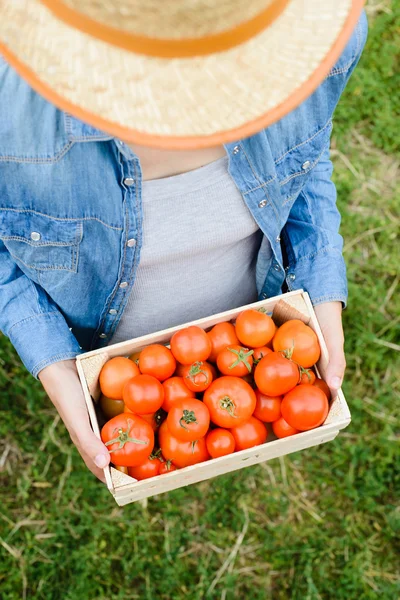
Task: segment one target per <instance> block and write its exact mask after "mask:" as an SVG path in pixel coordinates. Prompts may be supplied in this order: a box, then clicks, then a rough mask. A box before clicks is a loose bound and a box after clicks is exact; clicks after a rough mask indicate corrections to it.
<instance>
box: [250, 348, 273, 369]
mask: <svg viewBox="0 0 400 600" xmlns="http://www.w3.org/2000/svg"><path fill="white" fill-rule="evenodd" d="M271 352H272V350H271V348H268V347H267V346H260V348H254V354H253V360H254V366H255V365H258V363H259V362H260V360H261V359H262V358H264V356H267V354H270V353H271Z"/></svg>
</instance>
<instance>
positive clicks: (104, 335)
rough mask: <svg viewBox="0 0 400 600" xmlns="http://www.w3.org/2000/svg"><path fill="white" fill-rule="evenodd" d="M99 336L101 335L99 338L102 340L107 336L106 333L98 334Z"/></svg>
mask: <svg viewBox="0 0 400 600" xmlns="http://www.w3.org/2000/svg"><path fill="white" fill-rule="evenodd" d="M99 337H101V339H102V340H104V339H105V338H106V337H107V334H106V333H101V334H100V335H99Z"/></svg>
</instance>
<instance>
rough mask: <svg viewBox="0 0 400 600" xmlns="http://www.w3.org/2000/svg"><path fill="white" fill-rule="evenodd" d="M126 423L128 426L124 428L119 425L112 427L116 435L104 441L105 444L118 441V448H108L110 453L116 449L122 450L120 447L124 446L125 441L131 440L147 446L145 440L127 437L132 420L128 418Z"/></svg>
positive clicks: (109, 444) (108, 444)
mask: <svg viewBox="0 0 400 600" xmlns="http://www.w3.org/2000/svg"><path fill="white" fill-rule="evenodd" d="M127 423H128V427H127V428H126V429H122V427H120V428H119V429H114V431H117V432H118V437H115V438H113V439H112V440H109V441H108V442H106V443H105V445H106V446H111V445H112V444H116V443H117V442H118V443H119V446H118V448H114V450H109V452H110V454H111V452H116V451H117V450H122V448H123V447H124V446H125V444H126V443H127V442H131V443H133V444H142V445H143V446H147V444H148V442H146V441H145V440H137V439H136V438H132V437H129V430H130V428H131V426H132V421H130V420H128V421H127Z"/></svg>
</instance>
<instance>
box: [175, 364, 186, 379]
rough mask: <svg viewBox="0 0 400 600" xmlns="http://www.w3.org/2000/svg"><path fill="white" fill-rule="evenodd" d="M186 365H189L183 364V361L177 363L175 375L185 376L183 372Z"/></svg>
mask: <svg viewBox="0 0 400 600" xmlns="http://www.w3.org/2000/svg"><path fill="white" fill-rule="evenodd" d="M186 367H187V365H181V363H176V369H175V373H174V377H183V373H184V371H185V368H186Z"/></svg>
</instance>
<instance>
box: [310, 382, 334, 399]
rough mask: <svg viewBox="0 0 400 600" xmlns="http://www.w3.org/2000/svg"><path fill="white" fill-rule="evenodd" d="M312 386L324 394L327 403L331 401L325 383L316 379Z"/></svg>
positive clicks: (329, 392)
mask: <svg viewBox="0 0 400 600" xmlns="http://www.w3.org/2000/svg"><path fill="white" fill-rule="evenodd" d="M313 385H315V387H317V388H319V389H320V390H322V391H323V392H324V394H325V395H326V397H327V398H328V402H330V401H331V390H330V389H329V386H328V384H327V383H325V381H324V380H323V379H320V378H319V377H316V379H315V381H314V383H313Z"/></svg>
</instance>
